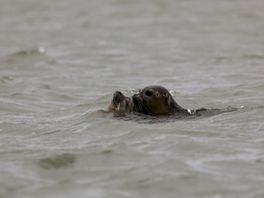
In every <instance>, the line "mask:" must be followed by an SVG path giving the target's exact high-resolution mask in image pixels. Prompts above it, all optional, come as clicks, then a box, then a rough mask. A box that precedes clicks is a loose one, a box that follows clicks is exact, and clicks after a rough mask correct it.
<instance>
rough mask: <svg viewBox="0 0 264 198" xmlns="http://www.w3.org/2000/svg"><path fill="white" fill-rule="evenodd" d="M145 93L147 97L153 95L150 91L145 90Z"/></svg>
mask: <svg viewBox="0 0 264 198" xmlns="http://www.w3.org/2000/svg"><path fill="white" fill-rule="evenodd" d="M145 94H146V95H147V96H149V97H151V96H152V95H153V93H152V92H151V91H146V92H145Z"/></svg>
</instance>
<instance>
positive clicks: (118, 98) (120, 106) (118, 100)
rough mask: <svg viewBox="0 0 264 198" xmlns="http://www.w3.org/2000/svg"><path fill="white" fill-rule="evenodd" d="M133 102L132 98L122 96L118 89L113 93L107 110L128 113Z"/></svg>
mask: <svg viewBox="0 0 264 198" xmlns="http://www.w3.org/2000/svg"><path fill="white" fill-rule="evenodd" d="M133 107H134V105H133V102H132V99H131V98H129V97H127V96H124V94H123V93H122V92H120V91H116V92H115V93H114V94H113V99H112V101H111V103H110V105H109V106H108V111H110V112H115V113H120V114H122V113H128V112H132V111H133Z"/></svg>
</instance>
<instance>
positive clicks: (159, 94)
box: [108, 86, 189, 116]
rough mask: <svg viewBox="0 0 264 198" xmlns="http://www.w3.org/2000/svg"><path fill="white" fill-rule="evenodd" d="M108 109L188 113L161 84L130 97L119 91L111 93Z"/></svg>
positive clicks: (153, 113) (126, 111)
mask: <svg viewBox="0 0 264 198" xmlns="http://www.w3.org/2000/svg"><path fill="white" fill-rule="evenodd" d="M108 111H110V112H115V113H128V112H137V113H142V114H146V115H152V116H157V115H170V114H175V113H181V114H189V113H188V110H186V109H184V108H183V107H181V106H180V105H178V104H177V103H176V102H175V100H174V99H173V97H172V96H171V94H170V92H169V91H168V90H167V89H166V88H164V87H162V86H148V87H145V88H144V89H142V90H140V92H139V93H137V94H135V95H133V96H132V97H131V98H130V97H127V96H124V94H123V93H122V92H120V91H116V92H115V93H114V94H113V99H112V101H111V103H110V105H109V107H108Z"/></svg>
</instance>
